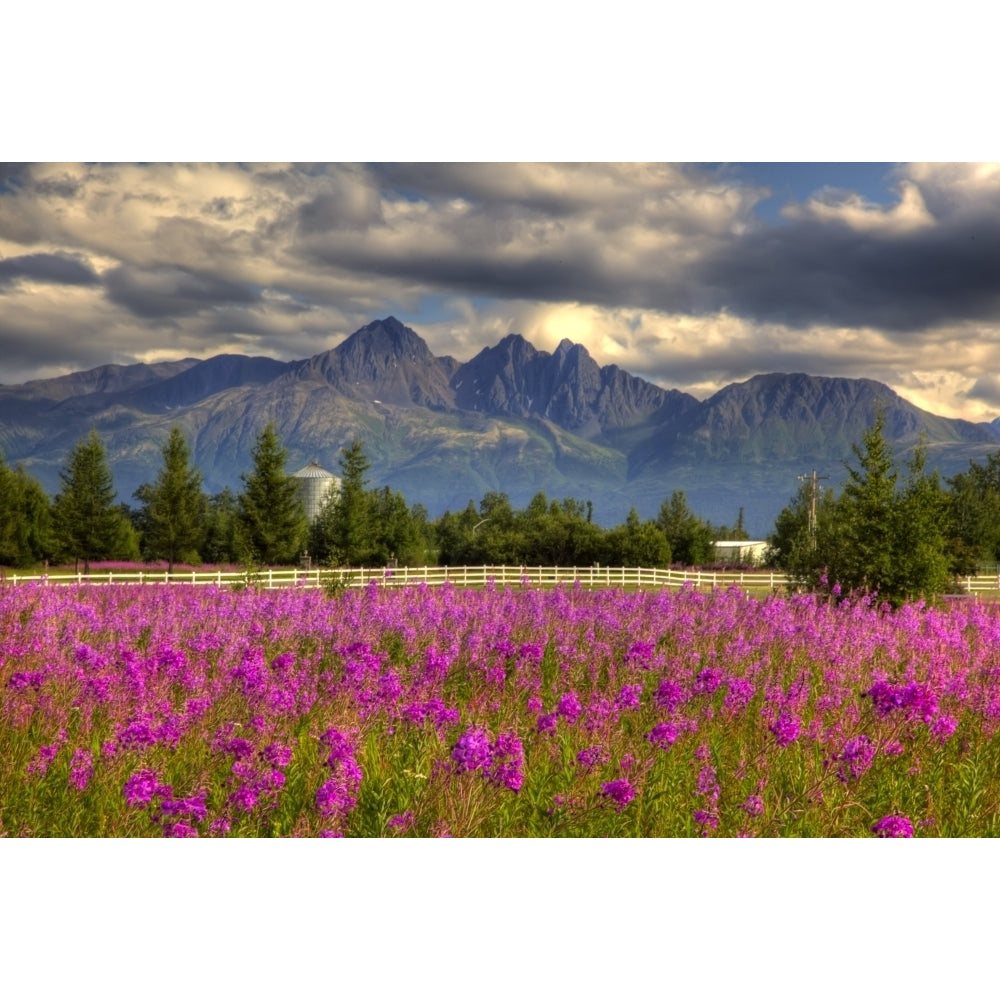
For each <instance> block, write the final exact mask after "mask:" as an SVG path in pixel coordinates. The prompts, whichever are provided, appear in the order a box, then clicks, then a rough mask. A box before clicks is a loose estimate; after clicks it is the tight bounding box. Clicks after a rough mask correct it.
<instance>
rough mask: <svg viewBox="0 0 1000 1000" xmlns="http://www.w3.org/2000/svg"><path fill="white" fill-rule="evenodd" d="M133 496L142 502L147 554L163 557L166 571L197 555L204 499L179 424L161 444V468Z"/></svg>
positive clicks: (203, 522)
mask: <svg viewBox="0 0 1000 1000" xmlns="http://www.w3.org/2000/svg"><path fill="white" fill-rule="evenodd" d="M135 498H136V499H137V500H138V501H139V502H140V503H141V504H142V507H141V510H140V514H139V519H140V526H141V529H142V547H143V550H144V552H145V555H146V557H147V558H149V559H165V560H166V561H167V564H168V569H169V570H170V571H173V568H174V563H175V562H179V561H180V560H181V559H185V560H188V561H196V560H198V559H199V556H198V550H199V549H200V547H201V545H202V543H203V542H204V539H205V522H206V513H207V502H206V500H205V496H204V494H203V493H202V491H201V473H200V472H199V471H198V470H197V469H195V468H194V467H193V466H192V465H191V452H190V449H189V448H188V445H187V441H186V440H185V439H184V435H183V433H182V432H181V429H180V428H179V427H174V428H172V429H171V431H170V437H169V439H168V440H167V443H166V444H165V445H164V446H163V468H162V469H161V470H160V474H159V475H158V476H157V479H156V482H155V483H153V484H150V483H144V484H143V485H142V486H140V487H139V488H138V489H137V490H136V491H135ZM192 557H193V558H192Z"/></svg>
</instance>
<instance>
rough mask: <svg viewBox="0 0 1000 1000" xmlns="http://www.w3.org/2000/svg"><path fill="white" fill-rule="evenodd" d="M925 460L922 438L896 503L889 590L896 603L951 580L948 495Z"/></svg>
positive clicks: (934, 590)
mask: <svg viewBox="0 0 1000 1000" xmlns="http://www.w3.org/2000/svg"><path fill="white" fill-rule="evenodd" d="M925 463H926V455H925V452H924V446H923V442H922V441H921V443H920V444H919V445H918V446H917V448H916V450H915V451H914V453H913V458H912V459H911V461H910V463H909V465H908V468H907V473H908V475H907V481H906V483H905V485H904V487H903V489H902V491H901V493H900V495H899V497H898V498H897V503H896V512H895V519H896V523H895V531H896V539H895V545H894V547H893V554H894V557H895V558H894V560H893V569H894V572H893V575H892V581H891V589H890V593H889V597H890V599H891V600H893V601H894V602H896V603H898V602H901V601H909V600H914V599H916V598H918V597H930V596H933V595H934V594H940V593H943V592H944V591H946V590H947V589H948V586H949V585H950V583H951V578H952V570H951V566H950V562H951V559H950V555H949V552H948V535H949V534H950V533H951V532H950V531H949V518H948V515H949V510H948V497H947V495H946V494H945V492H944V491H943V490H942V489H941V484H940V481H939V478H938V474H937V472H936V471H935V472H932V473H927V472H926V471H925Z"/></svg>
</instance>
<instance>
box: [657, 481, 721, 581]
mask: <svg viewBox="0 0 1000 1000" xmlns="http://www.w3.org/2000/svg"><path fill="white" fill-rule="evenodd" d="M656 523H657V525H658V527H659V528H660V530H661V531H662V532H663V535H664V537H665V538H666V540H667V544H668V545H669V546H670V552H671V558H672V559H673V560H674V562H678V563H681V564H682V565H684V566H699V565H702V564H704V563H707V562H711V561H712V558H713V556H714V554H715V549H714V546H713V545H712V543H713V541H714V540H715V537H714V533H713V531H712V526H711V525H710V524H708V523H707V522H705V521H703V520H702V519H701V518H700V517H698V516H697V515H696V514H694V513H693V512H692V511H691V509H690V508H689V507H688V505H687V497H686V496H685V495H684V491H683V490H674V492H673V493H671V494H670V498H669V499H668V500H664V501H663V503H662V504H661V505H660V513H659V515H658V516H657V518H656Z"/></svg>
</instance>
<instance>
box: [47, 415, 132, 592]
mask: <svg viewBox="0 0 1000 1000" xmlns="http://www.w3.org/2000/svg"><path fill="white" fill-rule="evenodd" d="M59 478H60V479H61V480H62V486H63V488H62V490H61V491H60V492H59V494H58V495H57V496H56V498H55V502H54V504H53V521H54V526H55V538H56V544H57V545H58V546H59V547H60V548H61V549H62V550H63V551H64V552H65V553H66V554H67V555H68V556H69V557H70V558H71V559H73V560H74V562H77V563H79V562H80V561H82V562H83V571H84V572H85V573H89V572H90V563H91V561H92V560H98V559H114V558H118V557H120V556H121V555H123V554H125V550H126V548H127V547H128V546H127V545H126V543H127V541H128V540H129V539H128V537H127V536H129V532H128V530H127V529H129V528H130V525H128V523H127V522H125V523H123V520H124V518H123V515H122V512H121V510H120V509H119V508H118V507H117V506H116V505H115V496H116V493H115V488H114V482H113V480H112V477H111V469H110V468H109V467H108V460H107V455H106V454H105V451H104V445H103V444H102V443H101V439H100V437H98V435H97V431H94V430H92V431H91V432H90V434H89V435H87V437H85V438H83V439H82V440H80V441H79V442H78V443H77V444H76V446H75V447H74V448H73V450H72V451H71V452H70V454H69V458H68V459H67V462H66V468H65V469H63V470H62V471H61V472H60V473H59ZM130 537H134V536H130Z"/></svg>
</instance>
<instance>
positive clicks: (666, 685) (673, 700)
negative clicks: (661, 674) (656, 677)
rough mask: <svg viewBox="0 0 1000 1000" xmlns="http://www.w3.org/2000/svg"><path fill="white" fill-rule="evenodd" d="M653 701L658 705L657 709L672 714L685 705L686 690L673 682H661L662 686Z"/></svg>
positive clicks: (657, 690)
mask: <svg viewBox="0 0 1000 1000" xmlns="http://www.w3.org/2000/svg"><path fill="white" fill-rule="evenodd" d="M653 701H654V702H655V703H656V707H657V708H662V709H663V710H664V711H667V712H672V711H673V710H674V709H675V708H677V707H678V705H682V704H683V703H684V701H685V698H684V689H683V688H682V687H681V686H680V685H679V684H675V683H674V682H673V681H669V680H663V681H660V686H659V687H658V688H657V689H656V693H655V694H654V695H653Z"/></svg>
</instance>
